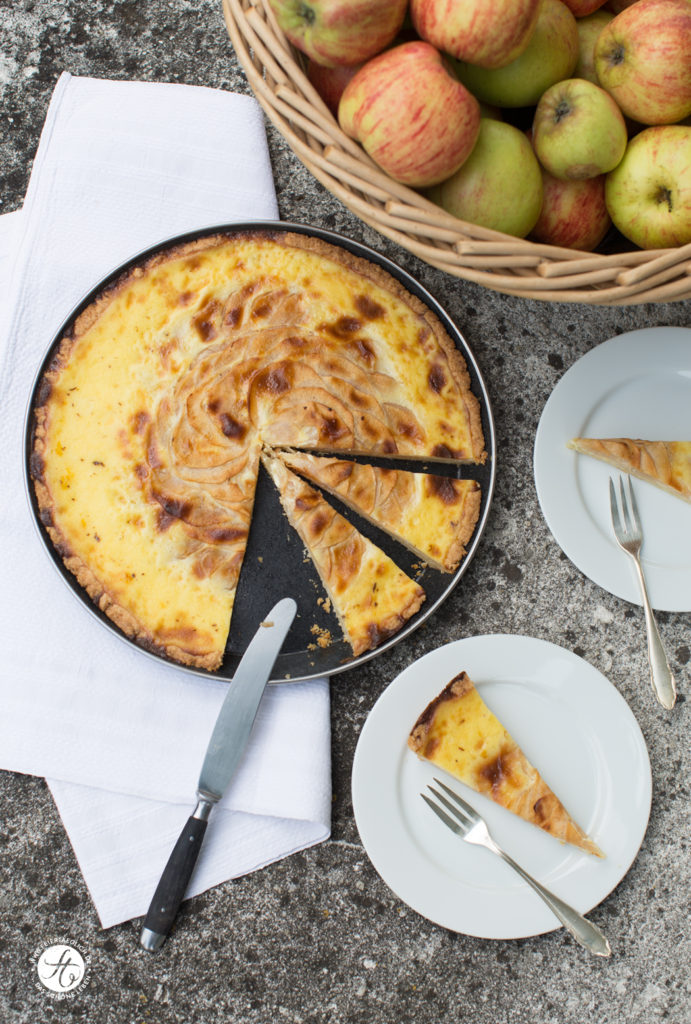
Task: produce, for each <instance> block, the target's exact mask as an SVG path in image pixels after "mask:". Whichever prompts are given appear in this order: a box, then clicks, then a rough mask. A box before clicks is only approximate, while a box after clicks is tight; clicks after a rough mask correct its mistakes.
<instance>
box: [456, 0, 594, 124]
mask: <svg viewBox="0 0 691 1024" xmlns="http://www.w3.org/2000/svg"><path fill="white" fill-rule="evenodd" d="M577 60H578V28H577V26H576V19H575V18H574V16H573V14H572V13H571V11H570V10H569V9H568V7H566V6H565V5H564V4H563V3H562V2H561V0H541V3H540V7H539V10H538V19H537V23H536V25H535V30H534V32H533V34H532V36H531V37H530V41H529V43H528V45H527V47H526V49H525V50H524V51H523V53H522V54H521V55H520V56H519V57H516V59H515V60H513V61H511V63H510V64H507V65H506V66H505V67H503V68H480V67H477V66H476V65H474V64H468V63H465V62H461V61H454V64H453V67H454V70H455V72H456V74H457V75H458V78H459V79H460V81H461V82H463V83H464V85H466V86H467V87H468V88H469V89H470V91H471V92H472V94H473V96H477V98H478V99H479V100H481V101H482V102H483V103H494V104H496V106H498V107H531V106H534V105H535V104H536V103H537V101H538V100H539V99H540V96H542V94H543V92H544V91H545V89H548V88H549V87H550V85H554V83H555V82H560V81H561V80H562V79H563V78H570V77H571V75H572V73H573V69H574V68H575V66H576V61H577Z"/></svg>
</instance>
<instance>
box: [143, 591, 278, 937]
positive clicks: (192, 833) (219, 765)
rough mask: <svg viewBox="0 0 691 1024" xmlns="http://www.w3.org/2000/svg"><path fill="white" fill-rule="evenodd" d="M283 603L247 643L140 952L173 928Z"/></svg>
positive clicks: (252, 707) (232, 764) (271, 653)
mask: <svg viewBox="0 0 691 1024" xmlns="http://www.w3.org/2000/svg"><path fill="white" fill-rule="evenodd" d="M296 611H297V605H296V603H295V601H294V600H293V599H292V597H285V598H283V600H282V601H279V602H278V604H276V605H274V607H273V608H272V609H271V611H270V612H269V614H268V615H267V616H266V618H265V619H264V620H263V621H262V623H261V625H260V626H259V628H258V629H257V632H256V633H255V635H254V636H253V638H252V640H251V641H250V643H249V645H248V647H247V649H246V651H245V653H244V654H243V656H242V658H241V660H240V664H239V665H238V667H237V669H236V672H235V675H234V676H233V678H232V680H231V682H230V685H229V687H228V692H227V693H226V695H225V697H224V699H223V704H222V705H221V710H220V711H219V713H218V717H217V718H216V724H215V725H214V729H213V732H212V734H211V739H210V740H209V744H208V747H207V750H206V755H205V757H204V761H203V763H202V769H201V773H200V775H199V782H198V784H197V806H196V807H195V809H194V811H193V813H192V814H191V816H190V817H189V818H188V819H187V822H186V824H185V827H184V828H183V830H182V832H181V833H180V837H179V839H178V841H177V843H176V844H175V846H174V847H173V851H172V853H171V855H170V857H169V859H168V863H167V864H166V866H165V868H164V869H163V874H162V875H161V878H160V881H159V883H158V886H157V887H156V892H155V893H154V895H153V898H152V900H151V904H150V906H149V909H148V911H147V914H146V917H145V919H144V925H143V927H142V930H141V934H140V937H139V942H140V944H141V945H142V946H143V947H144V949H147V950H149V951H150V952H154V951H155V950H157V949H160V948H161V946H162V945H163V943H164V942H165V940H166V937H167V935H168V933H169V931H170V929H171V927H172V924H173V921H174V920H175V917H176V915H177V912H178V909H179V907H180V904H181V903H182V901H183V899H184V896H185V891H186V889H187V885H188V882H189V880H190V877H191V875H192V871H193V870H194V865H195V864H196V862H197V857H198V856H199V851H200V849H201V845H202V840H203V839H204V834H205V832H206V826H207V824H208V821H209V815H210V814H211V810H212V808H213V806H214V804H216V803H218V801H219V800H220V799H221V797H222V796H223V793H224V791H225V789H226V787H227V785H228V783H229V782H230V780H231V778H232V777H233V775H234V773H235V769H236V768H237V766H238V763H239V761H240V759H241V758H242V755H243V753H244V750H245V746H246V745H247V741H248V739H249V737H250V733H251V731H252V726H253V724H254V720H255V717H256V714H257V709H258V707H259V702H260V701H261V698H262V694H263V693H264V689H265V687H266V684H267V682H268V680H269V677H270V675H271V670H272V668H273V667H274V662H275V661H276V658H277V657H278V653H279V651H280V650H281V647H282V646H283V643H284V641H285V638H286V635H287V633H288V630H289V629H290V626H291V624H292V622H293V619H294V618H295V613H296Z"/></svg>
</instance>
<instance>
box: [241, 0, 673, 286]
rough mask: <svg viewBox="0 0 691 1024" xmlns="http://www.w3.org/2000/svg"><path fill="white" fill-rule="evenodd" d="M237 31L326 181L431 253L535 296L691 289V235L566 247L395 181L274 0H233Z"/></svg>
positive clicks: (473, 275)
mask: <svg viewBox="0 0 691 1024" xmlns="http://www.w3.org/2000/svg"><path fill="white" fill-rule="evenodd" d="M223 10H224V15H225V20H226V25H227V28H228V34H229V36H230V39H231V42H232V44H233V46H234V48H235V53H236V55H237V58H238V61H239V62H240V64H241V65H242V67H243V69H244V71H245V74H246V75H247V79H248V82H249V84H250V86H251V88H252V90H253V92H254V94H255V96H256V97H257V99H258V101H259V103H260V104H261V105H262V107H263V109H264V111H265V113H266V115H267V117H268V118H269V120H270V121H271V122H272V123H273V124H274V125H275V126H276V128H277V129H278V131H279V132H280V133H281V134H282V135H283V137H284V138H285V139H286V141H287V142H288V144H289V145H290V146H291V148H292V149H293V151H294V152H295V153H296V155H297V156H298V157H299V159H300V160H301V161H302V162H303V164H304V165H305V166H306V167H307V168H308V169H309V170H310V171H311V172H312V174H313V175H314V176H315V178H317V179H318V180H319V181H320V182H321V183H322V185H324V186H325V188H327V189H328V190H329V191H330V192H332V193H333V195H335V196H336V197H337V198H338V199H340V201H341V202H342V203H344V205H345V206H347V207H348V209H349V210H351V211H352V212H353V213H354V214H355V215H356V216H358V217H359V218H360V219H361V220H363V221H364V222H365V223H366V224H369V225H370V226H371V227H373V228H375V229H376V230H377V231H379V232H380V233H381V234H382V235H385V236H386V237H387V238H390V239H391V240H392V241H394V242H396V243H397V244H398V245H400V246H402V247H403V248H404V249H407V250H408V251H409V252H411V253H413V254H414V255H415V256H417V257H419V258H420V259H422V260H424V261H425V262H426V263H429V264H431V265H432V266H434V267H438V268H439V269H441V270H445V271H446V272H447V273H449V274H453V275H454V276H456V277H461V278H464V279H466V280H468V281H475V282H477V283H478V284H481V285H484V286H485V287H487V288H492V289H493V290H495V291H499V292H504V293H505V294H508V295H519V296H522V297H524V298H530V299H543V300H546V301H552V302H587V303H594V304H598V305H612V306H614V305H631V304H634V303H640V302H663V301H664V302H669V301H672V300H678V299H686V298H689V297H691V244H690V245H685V246H682V247H678V248H675V249H656V250H652V251H647V252H644V251H641V250H635V251H631V252H622V253H616V254H608V255H602V254H600V253H582V252H577V251H575V250H573V249H560V248H557V247H555V246H551V245H541V244H538V243H535V242H531V241H527V240H524V239H520V238H513V237H511V236H510V235H504V234H502V233H500V232H498V231H490V230H488V229H486V228H481V227H477V226H476V225H473V224H468V223H466V222H465V221H461V220H458V219H457V218H455V217H452V216H450V215H449V214H447V213H445V212H444V211H443V210H441V209H440V208H439V207H437V206H435V205H434V204H433V203H431V202H429V200H427V199H426V198H424V197H423V196H421V195H419V194H418V193H417V192H415V191H414V190H413V189H411V188H408V187H407V186H405V185H401V184H399V183H398V182H395V181H393V179H391V178H390V177H389V176H388V175H387V174H385V173H384V172H383V171H381V170H380V169H379V168H378V167H377V166H376V164H374V163H373V161H372V160H371V159H370V158H369V157H368V156H367V154H366V153H365V151H364V150H363V149H362V148H361V147H360V146H359V145H358V144H357V143H356V142H354V141H353V140H352V139H349V138H348V137H347V136H346V135H345V134H344V133H343V132H342V131H341V129H340V128H339V126H338V123H337V122H336V120H335V119H334V117H333V115H332V114H331V112H330V111H329V110H328V108H327V107H326V106H325V104H324V103H323V101H322V100H321V98H320V97H319V95H318V94H317V93H316V91H315V90H314V88H313V87H312V85H311V84H310V82H309V81H308V79H307V76H306V74H305V70H304V68H305V60H304V58H303V56H302V54H300V53H298V52H297V51H296V50H295V49H294V48H293V47H292V46H291V45H290V43H288V41H287V40H286V38H285V36H284V35H283V33H282V31H281V30H280V28H279V27H278V25H277V24H276V21H275V19H274V17H273V14H272V12H271V9H270V8H269V5H268V3H266V2H265V0H223Z"/></svg>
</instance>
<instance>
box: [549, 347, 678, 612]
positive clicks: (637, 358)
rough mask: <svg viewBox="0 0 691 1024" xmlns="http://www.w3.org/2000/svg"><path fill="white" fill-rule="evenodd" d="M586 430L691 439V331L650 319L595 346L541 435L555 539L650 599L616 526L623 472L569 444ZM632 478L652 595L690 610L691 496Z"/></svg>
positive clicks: (592, 571)
mask: <svg viewBox="0 0 691 1024" xmlns="http://www.w3.org/2000/svg"><path fill="white" fill-rule="evenodd" d="M579 436H580V437H633V438H644V439H645V440H648V441H673V440H684V441H687V440H691V330H689V329H688V328H685V327H648V328H645V329H644V330H640V331H631V332H629V333H628V334H621V335H619V336H618V337H616V338H612V339H611V340H610V341H606V342H603V343H602V344H601V345H598V346H597V348H594V349H591V351H590V352H588V353H587V354H586V355H584V356H583V357H582V358H581V359H579V360H578V362H577V363H574V365H573V366H572V367H571V368H570V369H569V370H567V372H566V373H565V374H564V376H563V377H562V378H561V380H560V381H559V383H558V384H557V386H556V387H555V389H554V391H553V392H552V394H551V395H550V397H549V400H548V401H547V404H546V405H545V408H544V410H543V413H542V416H541V418H540V424H539V426H538V429H537V435H536V438H535V485H536V487H537V494H538V498H539V501H540V506H541V507H542V512H543V515H544V517H545V520H546V521H547V525H548V526H549V528H550V530H551V531H552V534H553V535H554V538H555V540H556V541H557V543H558V544H559V546H560V547H561V549H562V550H563V551H564V553H565V554H566V555H567V556H568V557H569V558H570V559H571V561H572V562H573V563H574V565H576V566H577V567H578V568H579V569H580V570H581V572H583V573H585V575H586V576H588V577H589V579H591V580H593V581H594V582H595V583H597V584H598V585H599V586H601V587H603V588H604V589H605V590H608V591H609V592H610V593H611V594H615V595H616V596H617V597H621V598H624V600H626V601H631V602H632V603H633V604H641V595H640V590H639V588H638V582H637V580H636V576H635V569H634V566H633V563H632V562H631V559H630V558H629V557H628V556H627V555H625V554H624V552H623V551H621V550H620V549H619V548H618V547H617V545H616V542H615V540H614V536H613V534H612V524H611V520H610V513H609V494H608V480H609V477H610V475H613V476H614V477H615V478H616V477H617V476H618V472H617V471H616V470H613V469H612V468H610V467H609V466H607V465H606V464H605V463H603V462H600V461H599V460H597V459H593V458H589V457H588V456H587V455H577V454H576V452H573V451H570V450H569V449H567V448H566V442H567V441H569V440H570V439H571V438H572V437H579ZM633 484H634V487H635V491H636V498H637V501H638V506H639V509H640V512H641V519H642V523H643V538H644V539H643V549H642V551H641V557H642V561H643V570H644V572H645V576H646V582H647V584H648V592H649V596H650V600H651V603H652V605H653V607H654V608H659V609H660V610H661V611H674V612H686V611H691V505H689V504H688V503H687V502H685V501H681V500H680V499H679V498H675V497H674V495H671V494H667V493H666V492H665V491H662V490H660V488H658V487H655V486H654V485H653V484H647V483H644V482H643V481H639V480H634V481H633Z"/></svg>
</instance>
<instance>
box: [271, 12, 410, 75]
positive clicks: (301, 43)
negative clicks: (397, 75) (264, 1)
mask: <svg viewBox="0 0 691 1024" xmlns="http://www.w3.org/2000/svg"><path fill="white" fill-rule="evenodd" d="M269 6H270V7H271V10H272V11H273V13H274V15H275V17H276V21H277V22H278V24H279V27H280V28H281V29H282V31H283V32H285V35H286V38H287V39H288V40H289V41H290V42H291V43H292V44H293V46H295V47H297V49H298V50H302V52H303V53H306V54H307V56H308V57H310V58H311V59H312V60H314V61H316V62H317V64H324V65H326V66H327V67H334V66H336V65H337V64H358V63H360V61H364V60H368V59H369V58H370V57H373V56H374V55H375V54H377V53H379V52H380V51H381V50H383V49H384V47H385V46H388V45H389V43H391V42H392V41H393V39H394V38H395V36H396V34H397V33H398V31H399V29H400V28H401V25H402V24H403V21H404V19H405V16H406V10H407V7H408V4H407V0H269Z"/></svg>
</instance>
